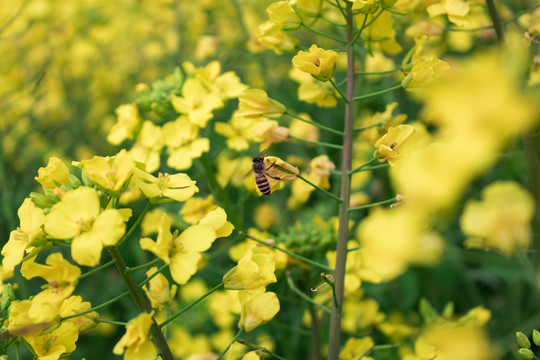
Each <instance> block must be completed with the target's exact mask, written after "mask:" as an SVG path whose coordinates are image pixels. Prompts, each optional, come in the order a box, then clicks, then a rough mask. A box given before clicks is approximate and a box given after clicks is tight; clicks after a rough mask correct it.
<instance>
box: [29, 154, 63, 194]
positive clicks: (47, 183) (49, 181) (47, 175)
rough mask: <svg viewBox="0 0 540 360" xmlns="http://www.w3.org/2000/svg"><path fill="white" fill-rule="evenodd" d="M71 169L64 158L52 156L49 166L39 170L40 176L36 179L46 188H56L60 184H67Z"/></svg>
mask: <svg viewBox="0 0 540 360" xmlns="http://www.w3.org/2000/svg"><path fill="white" fill-rule="evenodd" d="M68 176H69V170H68V168H67V166H66V164H64V162H63V161H62V160H60V159H59V158H57V157H54V156H53V157H50V158H49V163H48V164H47V167H41V168H39V170H38V176H36V177H35V178H34V179H36V181H37V182H38V183H40V184H41V186H43V187H44V188H50V189H54V188H55V187H57V186H58V185H62V184H65V183H66V182H67V180H68Z"/></svg>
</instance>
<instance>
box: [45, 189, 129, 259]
mask: <svg viewBox="0 0 540 360" xmlns="http://www.w3.org/2000/svg"><path fill="white" fill-rule="evenodd" d="M125 221H127V219H124V217H123V216H122V214H121V213H120V211H118V210H116V209H107V210H104V211H100V203H99V196H98V194H97V192H96V191H95V190H94V189H92V188H89V187H85V186H81V187H79V188H77V189H75V190H71V191H69V192H67V193H66V194H65V195H64V196H63V197H62V200H61V201H60V202H58V203H56V204H55V205H54V206H53V207H52V208H51V211H50V212H49V214H48V215H47V216H46V218H45V231H46V232H47V234H48V235H49V236H51V237H53V238H56V239H65V240H70V239H72V241H71V256H72V257H73V260H75V261H76V262H77V263H78V264H80V265H86V266H94V265H97V264H98V263H99V260H100V258H101V251H102V250H103V246H112V245H115V244H116V243H117V242H118V241H119V240H120V239H121V238H122V236H123V235H124V233H125V231H126V225H125Z"/></svg>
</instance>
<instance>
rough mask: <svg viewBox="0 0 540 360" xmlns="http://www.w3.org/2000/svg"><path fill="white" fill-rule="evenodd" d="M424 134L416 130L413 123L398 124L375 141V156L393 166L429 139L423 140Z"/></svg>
mask: <svg viewBox="0 0 540 360" xmlns="http://www.w3.org/2000/svg"><path fill="white" fill-rule="evenodd" d="M423 140H427V139H423V138H422V136H421V135H420V134H419V133H418V132H417V131H416V129H415V128H414V126H412V125H408V124H405V125H398V126H397V127H395V128H393V127H391V128H390V129H388V132H387V133H386V134H384V136H383V137H381V138H380V139H379V140H377V141H376V142H375V145H374V146H375V147H376V148H377V150H375V154H374V157H376V158H378V159H379V161H381V162H383V161H388V163H389V164H390V165H391V166H395V165H397V164H399V163H400V162H402V161H405V160H406V159H407V155H408V153H409V152H410V151H412V150H414V149H415V148H417V147H419V146H421V145H422V144H423V143H426V142H427V141H423Z"/></svg>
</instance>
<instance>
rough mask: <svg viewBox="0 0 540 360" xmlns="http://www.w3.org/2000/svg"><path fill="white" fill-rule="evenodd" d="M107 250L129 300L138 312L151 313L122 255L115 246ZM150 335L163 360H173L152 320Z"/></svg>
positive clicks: (108, 247) (148, 304)
mask: <svg viewBox="0 0 540 360" xmlns="http://www.w3.org/2000/svg"><path fill="white" fill-rule="evenodd" d="M107 250H108V251H109V254H110V255H111V257H112V258H113V260H115V261H116V267H117V269H118V272H119V273H120V276H122V280H124V283H125V284H126V286H127V288H128V291H129V294H130V295H131V298H132V299H133V302H134V303H135V305H136V306H137V308H138V309H139V311H140V312H146V313H149V312H151V311H152V307H151V306H150V302H149V301H148V299H147V298H146V297H145V296H144V294H143V292H142V290H141V288H140V287H139V286H138V285H137V283H136V282H135V280H133V277H132V276H131V274H130V273H129V272H128V271H127V266H126V263H125V262H124V259H123V258H122V255H121V254H120V251H118V249H117V248H116V247H115V246H107ZM150 334H151V335H152V338H153V339H154V344H155V345H156V347H157V348H158V349H159V350H160V352H161V357H162V358H163V359H167V360H174V357H173V355H172V353H171V349H170V348H169V345H168V344H167V340H166V339H165V336H164V335H163V333H162V332H161V330H160V329H159V326H158V324H157V323H156V320H155V319H154V318H152V326H151V327H150Z"/></svg>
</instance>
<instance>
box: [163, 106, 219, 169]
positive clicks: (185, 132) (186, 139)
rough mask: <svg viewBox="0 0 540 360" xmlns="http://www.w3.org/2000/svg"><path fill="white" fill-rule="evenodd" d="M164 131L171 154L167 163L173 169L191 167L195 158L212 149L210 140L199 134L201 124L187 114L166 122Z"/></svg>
mask: <svg viewBox="0 0 540 360" xmlns="http://www.w3.org/2000/svg"><path fill="white" fill-rule="evenodd" d="M162 131H163V141H164V142H165V144H166V145H167V152H168V154H169V157H168V159H167V165H168V166H170V167H172V168H173V169H176V170H185V169H189V168H190V167H191V165H192V164H193V159H197V158H200V157H201V155H202V154H203V153H205V152H208V150H210V141H209V140H208V139H207V138H204V137H201V136H199V126H197V125H195V124H193V123H191V122H190V121H189V120H188V118H187V117H186V116H180V117H179V118H178V119H176V120H175V121H170V122H168V123H166V124H165V125H163V127H162Z"/></svg>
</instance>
